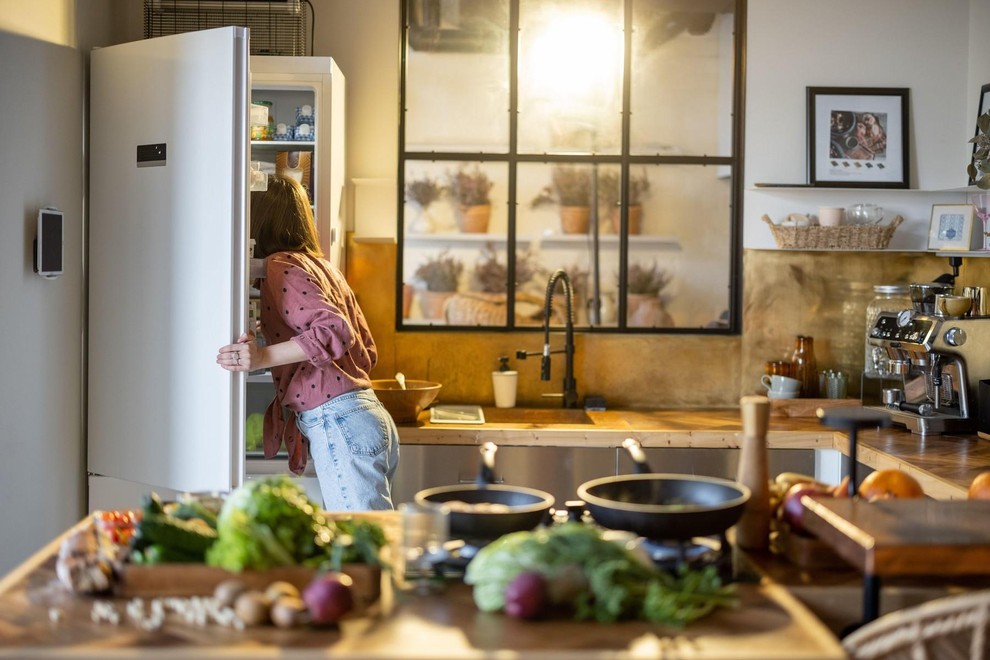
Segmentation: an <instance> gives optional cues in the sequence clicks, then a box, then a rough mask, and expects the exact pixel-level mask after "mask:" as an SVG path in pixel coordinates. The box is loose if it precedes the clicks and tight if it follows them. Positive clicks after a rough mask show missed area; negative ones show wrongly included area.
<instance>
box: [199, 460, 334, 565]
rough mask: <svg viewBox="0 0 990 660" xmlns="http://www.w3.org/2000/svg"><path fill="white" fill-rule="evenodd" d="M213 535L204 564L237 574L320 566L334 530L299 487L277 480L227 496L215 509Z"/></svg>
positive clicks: (259, 482) (260, 482)
mask: <svg viewBox="0 0 990 660" xmlns="http://www.w3.org/2000/svg"><path fill="white" fill-rule="evenodd" d="M217 535H218V538H217V541H216V543H214V544H213V546H212V547H210V549H209V551H208V552H207V554H206V563H207V564H209V565H210V566H218V567H220V568H225V569H227V570H231V571H242V570H244V569H257V570H261V569H266V568H271V567H273V566H291V565H295V564H305V565H311V566H319V565H320V564H321V563H323V562H324V561H326V560H328V559H329V558H330V553H331V549H332V543H331V542H332V541H333V538H334V535H335V529H334V527H333V526H332V525H331V523H329V522H328V521H327V519H326V518H325V517H324V516H323V513H322V512H321V510H320V507H319V506H318V505H317V504H315V503H314V502H313V501H312V500H310V499H309V497H307V496H306V492H305V491H304V490H303V488H302V486H301V485H299V484H298V483H297V482H295V481H293V480H292V479H290V478H289V477H288V476H286V475H278V476H274V477H269V478H266V479H261V480H257V481H250V482H248V483H247V484H245V485H244V486H241V487H240V488H238V489H237V490H235V491H234V492H233V493H231V494H230V496H229V497H228V498H227V500H226V501H225V502H224V504H223V508H222V509H220V515H219V517H218V519H217Z"/></svg>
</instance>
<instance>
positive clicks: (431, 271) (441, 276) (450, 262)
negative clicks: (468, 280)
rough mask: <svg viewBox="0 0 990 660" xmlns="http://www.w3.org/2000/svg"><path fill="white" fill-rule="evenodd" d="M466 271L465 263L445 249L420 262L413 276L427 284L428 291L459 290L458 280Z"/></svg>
mask: <svg viewBox="0 0 990 660" xmlns="http://www.w3.org/2000/svg"><path fill="white" fill-rule="evenodd" d="M462 272H464V264H463V263H461V262H460V261H459V260H457V259H455V258H454V257H452V256H450V252H449V251H448V250H444V251H443V252H441V253H439V254H438V255H437V256H435V257H428V258H427V260H426V261H424V262H423V263H422V264H420V266H419V268H417V269H416V272H415V273H413V277H415V278H416V279H417V280H419V281H420V282H422V283H423V284H424V286H426V290H427V291H457V282H458V280H459V279H460V277H461V273H462Z"/></svg>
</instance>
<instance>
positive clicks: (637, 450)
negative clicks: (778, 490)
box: [578, 438, 750, 540]
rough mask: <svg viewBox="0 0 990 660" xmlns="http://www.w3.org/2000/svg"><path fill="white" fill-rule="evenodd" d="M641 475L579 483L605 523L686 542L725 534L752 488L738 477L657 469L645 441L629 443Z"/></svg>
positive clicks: (594, 514) (594, 515) (590, 506)
mask: <svg viewBox="0 0 990 660" xmlns="http://www.w3.org/2000/svg"><path fill="white" fill-rule="evenodd" d="M622 445H623V447H625V449H626V451H628V452H629V454H630V456H632V459H633V461H634V462H635V463H636V474H628V475H621V476H617V477H603V478H600V479H593V480H591V481H586V482H585V483H583V484H581V485H580V486H579V487H578V497H579V498H581V499H582V500H584V502H585V504H586V505H587V508H588V512H589V513H590V514H591V517H592V518H594V519H595V521H596V522H597V523H598V524H600V525H602V526H603V527H608V528H610V529H622V530H626V531H630V532H633V533H635V534H638V535H639V536H644V537H646V538H649V539H654V540H684V539H689V538H691V537H694V536H712V535H715V534H721V533H723V532H725V530H727V529H728V528H729V527H732V526H733V525H735V524H736V522H738V521H739V518H740V517H741V516H742V511H743V505H744V504H746V502H747V500H749V497H750V491H749V489H748V488H747V487H746V486H744V485H742V484H740V483H736V482H735V481H729V480H727V479H717V478H714V477H699V476H694V475H687V474H658V473H654V472H651V470H650V466H649V464H648V463H647V462H646V456H645V454H644V453H643V449H642V447H641V446H640V444H639V443H638V442H637V441H636V440H634V439H632V438H627V439H626V440H625V441H624V442H623V443H622Z"/></svg>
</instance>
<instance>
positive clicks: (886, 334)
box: [863, 301, 990, 435]
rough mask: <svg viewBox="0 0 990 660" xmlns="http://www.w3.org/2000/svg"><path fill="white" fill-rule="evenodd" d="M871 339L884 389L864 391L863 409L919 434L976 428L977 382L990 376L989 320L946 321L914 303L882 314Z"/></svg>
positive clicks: (935, 433)
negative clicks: (878, 352)
mask: <svg viewBox="0 0 990 660" xmlns="http://www.w3.org/2000/svg"><path fill="white" fill-rule="evenodd" d="M868 340H869V342H870V344H871V345H873V346H878V347H880V348H882V349H883V350H884V352H885V355H886V364H885V365H884V366H885V368H884V369H883V370H881V373H882V374H883V376H882V378H881V383H880V386H879V387H874V388H871V389H872V391H871V392H867V390H866V388H864V393H863V405H864V406H866V407H868V408H880V409H883V410H886V411H888V412H889V413H890V416H891V419H892V420H893V421H894V422H895V423H899V424H903V425H904V426H906V427H907V428H908V429H909V430H911V431H912V432H914V433H917V434H919V435H938V434H942V433H953V432H960V433H966V432H971V431H973V430H974V429H975V426H976V419H977V392H978V389H979V387H978V383H979V381H980V380H982V379H987V378H990V317H961V318H948V317H944V316H939V315H938V314H937V313H934V312H933V311H930V310H929V308H928V307H925V306H923V305H922V304H920V303H919V301H915V303H914V307H913V308H912V309H906V310H902V311H899V312H882V313H881V314H880V316H879V317H878V318H877V320H876V323H875V324H874V325H873V327H872V328H871V329H870V331H869V337H868ZM878 392H879V397H877V393H878ZM871 397H872V399H873V400H871Z"/></svg>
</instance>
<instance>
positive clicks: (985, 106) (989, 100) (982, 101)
mask: <svg viewBox="0 0 990 660" xmlns="http://www.w3.org/2000/svg"><path fill="white" fill-rule="evenodd" d="M987 110H990V83H987V84H986V85H984V86H983V87H980V98H978V99H977V100H976V118H975V119H974V121H973V124H974V125H975V126H976V129H975V130H974V131H973V137H974V138H975V137H977V136H978V135H979V134H980V126H979V125H978V124H976V120H978V119H979V118H980V117H982V116H983V113H985V112H986V111H987ZM975 155H976V143H975V142H974V143H973V156H975ZM970 162H972V156H971V157H970ZM968 185H970V186H975V185H976V180H975V179H973V177H969V182H968Z"/></svg>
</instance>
